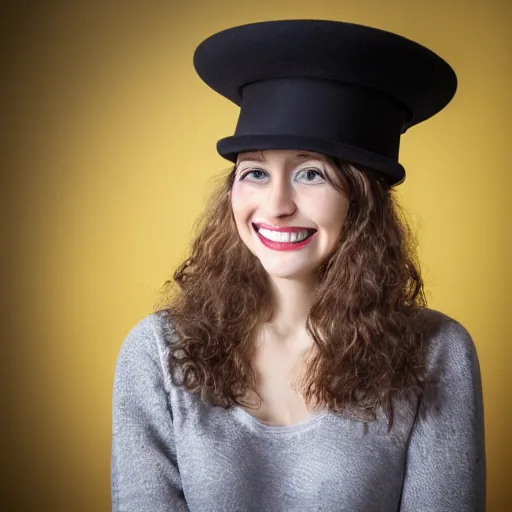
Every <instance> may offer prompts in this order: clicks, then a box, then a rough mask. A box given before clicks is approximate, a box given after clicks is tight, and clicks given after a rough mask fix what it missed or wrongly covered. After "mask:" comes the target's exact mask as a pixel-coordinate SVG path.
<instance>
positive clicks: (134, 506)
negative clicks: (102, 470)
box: [111, 316, 188, 512]
mask: <svg viewBox="0 0 512 512" xmlns="http://www.w3.org/2000/svg"><path fill="white" fill-rule="evenodd" d="M155 336H156V331H155V328H154V326H153V318H152V317H151V316H147V317H145V318H144V319H142V320H141V321H140V322H139V323H138V324H137V325H135V327H133V328H132V330H131V331H130V332H129V333H128V335H127V336H126V338H125V339H124V342H123V344H122V345H121V349H120V351H119V354H118V356H117V362H116V367H115V372H114V386H113V397H112V451H111V498H112V511H113V512H188V507H187V505H186V502H185V498H184V494H183V489H182V484H181V480H180V474H179V469H178V463H177V456H176V446H175V440H174V433H173V423H172V411H171V408H170V404H169V402H168V392H167V391H166V389H165V385H164V384H165V382H164V377H163V371H162V363H161V359H160V357H161V356H160V353H159V351H158V347H157V344H156V340H155Z"/></svg>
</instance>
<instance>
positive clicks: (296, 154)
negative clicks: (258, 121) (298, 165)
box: [237, 150, 327, 162]
mask: <svg viewBox="0 0 512 512" xmlns="http://www.w3.org/2000/svg"><path fill="white" fill-rule="evenodd" d="M265 153H266V154H265ZM271 155H276V156H277V155H279V156H282V157H285V158H289V159H296V160H305V159H311V158H315V159H317V160H322V161H324V162H327V157H326V156H325V155H323V154H321V153H316V152H314V151H306V150H297V151H291V150H263V151H244V152H243V153H239V154H238V156H237V162H243V161H244V160H256V161H258V162H265V161H266V160H267V159H268V158H269V157H270V156H271Z"/></svg>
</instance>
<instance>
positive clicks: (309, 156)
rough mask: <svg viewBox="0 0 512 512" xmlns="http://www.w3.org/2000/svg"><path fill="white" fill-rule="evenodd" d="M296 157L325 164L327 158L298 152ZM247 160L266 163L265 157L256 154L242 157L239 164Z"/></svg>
mask: <svg viewBox="0 0 512 512" xmlns="http://www.w3.org/2000/svg"><path fill="white" fill-rule="evenodd" d="M262 156H263V155H262ZM295 157H296V158H315V159H317V160H321V161H323V162H325V158H323V157H322V156H321V155H315V154H313V153H305V152H298V153H296V155H295ZM246 160H255V161H257V162H264V161H265V156H263V158H262V157H261V156H259V155H258V154H254V155H251V156H249V155H246V156H242V157H240V160H238V163H241V162H244V161H246Z"/></svg>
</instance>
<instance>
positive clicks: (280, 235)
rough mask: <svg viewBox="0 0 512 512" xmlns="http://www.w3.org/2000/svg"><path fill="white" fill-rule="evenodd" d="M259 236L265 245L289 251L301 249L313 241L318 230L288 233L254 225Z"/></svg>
mask: <svg viewBox="0 0 512 512" xmlns="http://www.w3.org/2000/svg"><path fill="white" fill-rule="evenodd" d="M253 228H254V230H255V231H256V234H257V235H258V238H259V239H260V240H261V242H262V243H263V245H265V246H266V247H268V248H270V249H274V250H277V251H289V250H297V249H301V248H302V247H304V246H305V245H307V244H309V243H310V242H311V239H312V237H313V236H314V235H315V234H316V231H300V232H298V233H287V232H278V231H272V230H269V229H263V228H259V229H258V228H257V227H256V226H254V225H253Z"/></svg>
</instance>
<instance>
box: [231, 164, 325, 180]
mask: <svg viewBox="0 0 512 512" xmlns="http://www.w3.org/2000/svg"><path fill="white" fill-rule="evenodd" d="M255 173H263V174H268V173H267V172H266V171H264V170H263V169H250V170H248V171H247V172H244V173H243V174H242V175H241V176H240V178H239V181H242V180H244V179H245V178H246V176H249V175H250V174H253V175H254V174H255ZM302 173H304V174H305V173H316V174H317V175H318V176H320V177H321V178H322V181H323V179H324V175H323V173H322V172H321V171H320V170H318V169H315V168H314V167H311V168H307V169H301V170H300V171H299V172H298V174H302ZM256 181H261V180H259V179H256ZM306 181H307V182H311V181H312V180H306Z"/></svg>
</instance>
